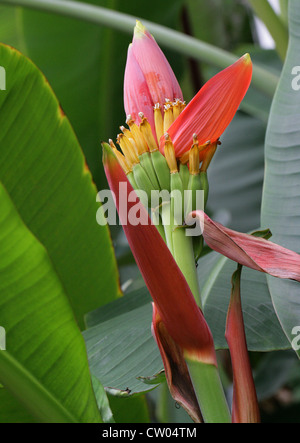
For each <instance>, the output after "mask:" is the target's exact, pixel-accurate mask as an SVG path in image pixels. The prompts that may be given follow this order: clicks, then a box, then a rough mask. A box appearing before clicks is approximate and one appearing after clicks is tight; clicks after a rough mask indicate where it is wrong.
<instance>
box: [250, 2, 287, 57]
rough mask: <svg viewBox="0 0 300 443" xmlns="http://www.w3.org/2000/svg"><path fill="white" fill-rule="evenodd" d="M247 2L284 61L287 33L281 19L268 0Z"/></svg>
mask: <svg viewBox="0 0 300 443" xmlns="http://www.w3.org/2000/svg"><path fill="white" fill-rule="evenodd" d="M249 3H250V5H251V7H252V9H253V11H254V13H255V14H256V15H257V17H259V18H260V19H261V20H262V21H263V22H264V24H265V25H266V27H267V29H268V31H269V32H270V34H271V36H272V37H273V39H274V41H275V44H276V50H277V52H278V54H279V56H280V58H281V59H282V60H283V61H284V60H285V57H286V53H287V48H288V43H289V34H288V30H287V28H286V26H285V25H284V23H283V21H282V20H281V18H280V17H279V16H278V15H277V14H276V12H275V11H274V9H273V8H272V6H271V5H270V3H269V2H268V0H249Z"/></svg>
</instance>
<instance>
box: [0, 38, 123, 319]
mask: <svg viewBox="0 0 300 443" xmlns="http://www.w3.org/2000/svg"><path fill="white" fill-rule="evenodd" d="M0 65H1V66H3V67H4V68H5V70H6V78H7V89H6V91H0V126H1V133H0V179H1V181H2V182H3V184H4V186H5V187H6V189H7V191H8V193H9V195H10V197H11V199H12V201H13V203H14V204H15V206H16V207H17V210H18V212H19V214H20V216H21V218H22V219H23V221H24V223H25V224H26V225H27V227H28V228H29V229H30V230H31V231H32V232H33V234H34V235H35V236H36V237H37V239H38V240H39V241H40V242H41V243H42V244H43V245H44V246H45V248H46V249H47V252H48V253H49V256H50V259H51V261H52V263H53V265H54V268H55V270H56V271H57V274H58V276H59V278H60V280H61V282H62V284H63V286H64V289H65V292H66V294H67V295H68V297H69V300H70V302H71V305H72V308H73V310H74V312H75V315H76V318H77V321H78V322H79V325H80V326H81V327H83V325H84V323H83V316H84V314H85V313H86V312H88V311H91V310H93V309H95V308H96V307H98V306H100V305H101V304H105V303H107V302H108V301H111V300H113V299H115V298H116V297H117V295H118V291H119V288H118V273H117V268H116V261H115V257H114V252H113V248H112V244H111V240H110V236H109V231H108V228H107V227H106V226H104V227H103V226H99V225H97V223H96V213H97V211H98V210H99V211H101V209H99V207H100V206H99V203H97V202H96V194H97V191H96V188H95V186H94V185H93V184H92V180H91V176H90V173H89V171H88V170H87V168H86V167H85V161H84V157H83V155H82V152H81V150H80V147H79V144H78V141H77V139H76V136H75V134H74V132H73V130H72V128H71V126H70V123H69V121H68V119H67V118H66V117H65V115H64V114H63V112H62V111H61V109H60V107H59V104H58V102H57V99H56V98H55V96H54V94H53V92H52V90H51V88H50V86H49V84H48V82H47V80H46V79H45V77H44V76H43V75H42V74H41V73H40V71H39V70H38V69H37V68H36V67H35V66H34V65H33V64H32V63H31V62H30V61H29V60H28V59H26V58H25V57H24V56H22V55H21V54H20V53H19V52H17V51H16V50H13V49H12V48H9V47H7V46H5V45H0Z"/></svg>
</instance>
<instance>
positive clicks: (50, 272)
mask: <svg viewBox="0 0 300 443" xmlns="http://www.w3.org/2000/svg"><path fill="white" fill-rule="evenodd" d="M0 201H1V214H0V250H1V254H0V324H1V326H2V327H4V328H5V331H6V350H3V351H0V382H1V383H2V384H3V385H4V387H5V389H0V405H1V408H2V407H3V404H4V406H5V407H6V408H8V411H9V412H10V413H13V414H14V413H15V412H16V411H17V412H18V415H17V417H16V416H15V415H12V416H10V417H7V411H5V414H4V416H3V415H1V417H0V420H1V421H16V420H20V419H21V420H22V421H28V420H29V419H28V414H26V413H25V411H23V413H22V415H21V412H20V411H21V408H20V406H19V407H18V406H17V405H16V403H15V401H14V400H13V399H12V398H9V395H8V393H11V394H13V396H14V397H15V398H16V399H17V400H18V401H19V402H20V403H21V404H22V405H23V406H24V407H25V409H26V411H27V412H29V413H30V414H31V415H32V416H33V417H34V418H35V419H38V420H40V421H42V422H99V421H101V417H100V415H99V412H98V408H97V404H96V401H95V397H94V393H93V389H92V384H91V379H90V373H89V368H88V362H87V358H86V350H85V346H84V341H83V339H82V336H81V334H80V331H79V329H78V326H77V324H76V322H75V319H74V316H73V312H72V310H71V308H70V305H69V302H68V299H67V297H66V295H65V293H64V290H63V287H62V285H61V283H60V281H59V279H58V278H57V275H56V273H55V270H54V268H53V266H52V263H51V261H50V259H49V256H48V254H47V252H46V250H45V248H44V247H43V246H42V245H41V244H40V242H39V241H38V240H37V239H36V238H35V237H34V236H33V235H32V233H31V232H30V231H29V230H28V229H27V228H26V226H25V225H24V223H23V221H22V219H21V218H20V216H19V214H18V213H17V211H16V209H15V207H14V205H13V202H12V201H11V199H10V198H9V195H8V193H7V192H6V190H5V189H4V187H3V186H2V185H1V186H0ZM2 402H3V403H2Z"/></svg>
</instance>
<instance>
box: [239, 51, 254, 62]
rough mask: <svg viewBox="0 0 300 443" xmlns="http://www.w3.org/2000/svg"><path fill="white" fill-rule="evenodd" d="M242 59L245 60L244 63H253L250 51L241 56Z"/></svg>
mask: <svg viewBox="0 0 300 443" xmlns="http://www.w3.org/2000/svg"><path fill="white" fill-rule="evenodd" d="M241 59H242V60H243V61H244V63H245V64H246V65H252V60H251V57H250V54H248V52H247V53H246V54H244V55H243V56H242V57H241Z"/></svg>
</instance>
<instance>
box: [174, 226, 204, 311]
mask: <svg viewBox="0 0 300 443" xmlns="http://www.w3.org/2000/svg"><path fill="white" fill-rule="evenodd" d="M172 238H173V255H174V258H175V261H176V263H177V265H178V267H179V268H180V270H181V272H182V273H183V275H184V277H185V279H186V281H187V282H188V284H189V287H190V289H191V291H192V293H193V295H194V297H195V300H196V302H197V305H198V306H199V307H200V308H201V307H202V306H201V297H200V288H199V283H198V276H197V269H196V264H195V256H194V248H193V237H187V236H186V235H185V229H184V228H181V227H177V228H175V229H174V230H173V236H172Z"/></svg>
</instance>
